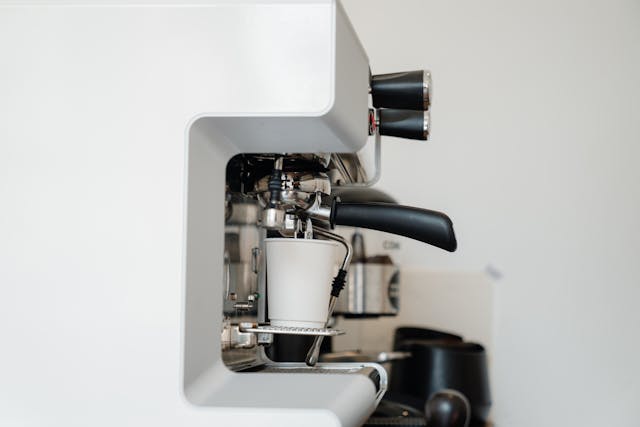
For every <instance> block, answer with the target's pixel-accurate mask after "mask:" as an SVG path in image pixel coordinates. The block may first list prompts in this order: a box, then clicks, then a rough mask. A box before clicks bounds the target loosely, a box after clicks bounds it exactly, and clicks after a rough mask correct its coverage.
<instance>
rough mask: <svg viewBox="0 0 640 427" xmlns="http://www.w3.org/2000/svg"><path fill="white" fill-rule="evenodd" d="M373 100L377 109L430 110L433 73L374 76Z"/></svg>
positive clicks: (410, 72)
mask: <svg viewBox="0 0 640 427" xmlns="http://www.w3.org/2000/svg"><path fill="white" fill-rule="evenodd" d="M371 98H372V99H373V106H374V107H376V108H398V109H401V110H421V111H422V110H428V109H429V105H431V73H429V72H428V71H425V70H417V71H406V72H403V73H391V74H378V75H375V76H372V77H371Z"/></svg>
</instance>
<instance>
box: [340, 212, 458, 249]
mask: <svg viewBox="0 0 640 427" xmlns="http://www.w3.org/2000/svg"><path fill="white" fill-rule="evenodd" d="M329 221H330V223H331V227H334V226H336V225H348V226H352V227H361V228H369V229H372V230H378V231H385V232H387V233H392V234H397V235H400V236H405V237H409V238H411V239H415V240H419V241H421V242H424V243H428V244H430V245H433V246H436V247H438V248H441V249H444V250H445V251H449V252H454V251H455V250H456V247H457V242H456V236H455V234H454V232H453V224H452V222H451V219H449V217H448V216H447V215H445V214H443V213H441V212H436V211H430V210H427V209H420V208H414V207H411V206H400V205H396V204H390V203H342V202H340V201H339V200H338V199H334V200H333V205H332V207H331V216H330V218H329Z"/></svg>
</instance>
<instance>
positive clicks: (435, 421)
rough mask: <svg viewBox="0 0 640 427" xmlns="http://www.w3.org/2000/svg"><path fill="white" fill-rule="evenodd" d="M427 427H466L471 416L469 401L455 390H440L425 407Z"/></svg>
mask: <svg viewBox="0 0 640 427" xmlns="http://www.w3.org/2000/svg"><path fill="white" fill-rule="evenodd" d="M424 412H425V417H426V418H427V427H467V426H468V425H469V418H470V416H471V409H470V406H469V401H468V400H467V398H466V397H465V396H464V394H462V393H460V392H459V391H456V390H440V391H438V392H436V393H434V394H433V395H431V397H430V398H429V400H427V403H426V405H425V411H424Z"/></svg>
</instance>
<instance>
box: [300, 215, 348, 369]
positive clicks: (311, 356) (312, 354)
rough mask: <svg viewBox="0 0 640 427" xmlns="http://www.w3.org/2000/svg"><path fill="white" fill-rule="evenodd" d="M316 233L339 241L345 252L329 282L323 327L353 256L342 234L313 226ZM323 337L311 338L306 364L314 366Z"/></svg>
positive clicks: (336, 299) (327, 323) (329, 317)
mask: <svg viewBox="0 0 640 427" xmlns="http://www.w3.org/2000/svg"><path fill="white" fill-rule="evenodd" d="M313 231H314V232H315V233H316V234H318V235H320V236H323V237H326V238H327V239H329V240H334V241H336V242H338V243H340V244H341V245H342V246H344V248H345V249H346V251H347V253H346V254H345V257H344V259H343V260H342V265H341V266H340V270H338V274H336V277H334V278H333V283H332V284H331V297H330V299H329V311H328V313H327V321H326V322H325V325H324V326H325V328H326V327H327V326H328V325H329V321H330V320H331V316H332V315H333V310H334V309H335V307H336V303H337V302H338V297H339V296H340V291H342V288H344V283H345V281H346V280H347V272H348V269H349V264H351V257H352V256H353V249H352V247H351V245H350V244H349V242H347V241H346V240H345V239H344V238H343V237H342V236H339V235H337V234H335V233H331V232H329V231H326V230H322V229H319V228H317V227H316V228H314V230H313ZM323 338H324V337H323V336H322V335H316V337H315V338H314V339H313V344H312V345H311V348H310V349H309V352H308V353H307V357H306V359H305V362H306V363H307V365H308V366H315V364H316V363H318V357H319V356H320V346H321V345H322V339H323Z"/></svg>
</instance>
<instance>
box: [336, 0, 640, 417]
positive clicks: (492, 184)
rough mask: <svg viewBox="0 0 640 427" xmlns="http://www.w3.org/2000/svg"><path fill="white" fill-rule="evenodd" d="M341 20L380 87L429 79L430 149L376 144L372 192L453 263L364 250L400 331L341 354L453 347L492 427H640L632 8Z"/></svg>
mask: <svg viewBox="0 0 640 427" xmlns="http://www.w3.org/2000/svg"><path fill="white" fill-rule="evenodd" d="M343 3H344V6H345V9H346V10H347V13H348V15H349V16H350V18H351V21H352V23H353V25H354V27H355V29H356V31H357V33H358V35H359V36H360V39H361V41H362V43H363V44H364V47H365V49H366V50H367V52H368V54H369V57H370V60H371V65H372V71H373V72H374V73H375V74H380V73H385V72H393V71H397V70H411V69H420V68H426V69H429V70H431V72H432V75H433V80H434V99H433V107H432V115H431V117H432V124H433V126H432V134H431V141H429V142H427V143H418V142H416V143H407V142H398V143H395V141H393V139H392V138H388V139H387V141H385V142H387V143H386V144H383V145H384V147H383V165H382V171H383V173H382V178H381V181H380V183H379V185H378V188H381V189H383V190H385V191H386V192H388V193H389V194H391V195H393V196H394V197H396V198H397V199H398V201H399V202H401V203H403V204H409V205H414V206H420V207H425V208H429V209H435V210H440V211H443V212H446V213H448V214H449V215H450V216H451V218H452V219H453V221H454V225H455V227H456V232H457V235H458V242H459V250H458V252H457V253H455V254H453V255H451V254H448V253H445V252H442V251H439V250H437V249H434V248H431V247H427V246H426V245H423V244H421V243H418V242H413V241H410V240H408V239H407V240H404V239H402V240H399V239H397V238H395V237H393V238H392V237H390V236H381V235H380V234H378V236H380V237H379V238H378V239H377V240H376V237H375V235H376V233H371V234H370V235H367V239H368V244H369V246H370V248H369V252H376V250H378V249H382V248H385V249H386V250H387V251H388V252H391V253H392V255H393V257H394V261H396V262H397V263H398V264H400V265H401V266H402V268H403V270H402V274H403V276H402V290H401V304H402V307H401V310H400V316H399V317H398V318H393V319H390V320H383V321H381V322H378V325H379V326H378V327H376V328H375V329H374V330H372V329H371V328H367V327H366V324H364V323H358V324H355V323H354V324H353V325H351V328H352V329H355V330H356V333H350V334H348V335H347V337H348V338H346V339H348V340H350V341H348V342H341V343H339V345H340V346H342V347H344V348H348V347H354V346H360V347H368V348H372V347H376V346H379V347H380V348H383V347H388V346H389V341H390V340H391V335H392V330H393V328H394V327H395V326H396V325H398V324H412V325H422V326H431V327H438V328H442V329H445V330H450V331H453V332H457V333H461V334H463V335H465V338H467V339H470V340H476V341H479V342H482V343H483V344H484V345H485V346H486V347H487V348H488V350H489V355H490V366H491V375H492V392H493V401H494V405H493V410H492V418H493V420H494V421H495V422H496V424H497V425H498V426H520V427H523V426H540V425H544V426H567V425H571V426H577V425H581V426H602V425H612V426H613V425H615V426H636V425H638V418H637V408H636V407H637V404H638V402H640V364H639V363H638V362H637V360H638V353H639V352H640V339H639V334H640V310H639V304H640V261H639V260H638V257H639V254H640V168H639V167H638V162H639V161H640V133H639V129H638V128H639V124H640V117H639V116H640V77H639V76H640V47H639V46H640V2H638V1H636V0H630V1H619V0H615V1H590V2H579V1H571V0H562V1H521V2H510V1H493V0H492V1H456V2H451V1H449V2H447V1H425V0H400V1H393V2H392V1H383V0H343ZM395 247H397V249H389V248H395ZM347 323H349V321H347ZM358 331H360V333H358ZM350 332H351V331H350Z"/></svg>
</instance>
